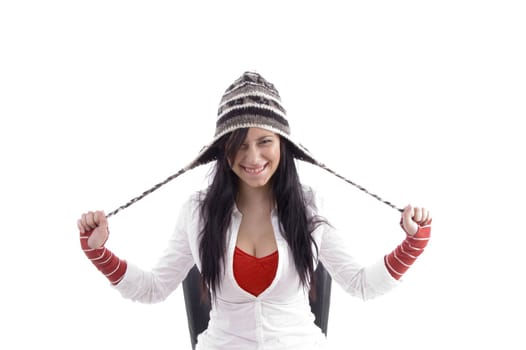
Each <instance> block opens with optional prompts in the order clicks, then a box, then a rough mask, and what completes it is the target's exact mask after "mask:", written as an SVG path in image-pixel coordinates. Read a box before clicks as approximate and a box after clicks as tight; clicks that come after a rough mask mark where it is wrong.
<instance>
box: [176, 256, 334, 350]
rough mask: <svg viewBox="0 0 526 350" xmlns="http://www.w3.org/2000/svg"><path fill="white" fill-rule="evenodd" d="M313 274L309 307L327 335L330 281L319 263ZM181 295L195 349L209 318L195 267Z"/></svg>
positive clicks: (185, 281) (199, 275) (207, 304)
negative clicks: (314, 288) (312, 289)
mask: <svg viewBox="0 0 526 350" xmlns="http://www.w3.org/2000/svg"><path fill="white" fill-rule="evenodd" d="M314 274H315V276H314V282H315V285H316V294H315V297H314V298H311V301H310V307H311V310H312V313H313V314H314V316H315V320H314V323H316V325H317V326H318V327H320V329H321V330H322V332H323V333H324V334H325V335H327V326H328V322H329V307H330V303H331V283H332V279H331V276H330V275H329V273H328V272H327V270H325V268H324V267H323V265H322V264H321V263H319V264H318V267H317V268H316V271H315V273H314ZM183 293H184V302H185V306H186V316H187V318H188V330H189V331H190V340H191V343H192V349H195V345H196V343H197V336H198V335H199V334H200V333H201V332H203V331H204V330H205V329H206V328H207V327H208V321H209V317H210V315H209V314H210V303H209V300H210V298H208V299H207V300H206V301H204V300H203V298H202V296H201V273H200V272H199V270H198V269H197V266H195V265H194V267H192V269H191V270H190V271H189V272H188V275H187V276H186V278H185V280H184V281H183Z"/></svg>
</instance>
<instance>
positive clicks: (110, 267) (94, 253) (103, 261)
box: [80, 231, 127, 285]
mask: <svg viewBox="0 0 526 350" xmlns="http://www.w3.org/2000/svg"><path fill="white" fill-rule="evenodd" d="M90 235H91V231H89V232H85V233H81V234H80V246H81V248H82V250H83V251H84V254H86V256H87V257H88V259H89V260H90V261H91V262H92V263H93V265H95V267H96V268H97V269H98V270H99V271H100V272H102V274H104V276H106V278H107V279H108V280H109V281H110V282H111V283H112V284H114V285H116V284H118V283H119V282H120V281H121V280H122V278H123V277H124V273H125V272H126V267H127V264H126V261H125V260H121V259H119V258H118V257H117V256H116V255H115V254H113V253H112V252H111V251H110V250H109V249H108V248H106V247H104V246H102V247H100V248H90V247H89V246H88V238H89V236H90Z"/></svg>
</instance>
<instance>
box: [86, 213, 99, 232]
mask: <svg viewBox="0 0 526 350" xmlns="http://www.w3.org/2000/svg"><path fill="white" fill-rule="evenodd" d="M86 225H87V226H88V227H89V228H90V229H94V228H96V227H97V224H96V223H95V213H94V212H92V211H90V212H88V213H87V214H86Z"/></svg>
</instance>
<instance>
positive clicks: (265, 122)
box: [107, 72, 402, 217]
mask: <svg viewBox="0 0 526 350" xmlns="http://www.w3.org/2000/svg"><path fill="white" fill-rule="evenodd" d="M253 127H254V128H262V129H266V130H269V131H271V132H274V133H276V134H278V135H280V136H281V137H283V138H284V139H285V140H286V141H288V145H289V147H290V149H291V150H292V153H293V155H294V158H296V159H299V160H301V161H304V162H307V163H311V164H313V165H316V166H318V167H320V168H322V169H323V170H325V171H327V172H329V173H331V174H333V175H334V176H336V177H338V178H340V179H342V180H344V181H345V182H347V183H348V184H350V185H352V186H354V187H356V188H357V189H359V190H360V191H362V192H364V193H366V194H368V195H370V196H372V197H373V198H375V199H377V200H378V201H380V202H382V203H384V204H386V205H388V206H390V207H391V208H393V209H396V210H398V211H399V212H402V209H400V208H399V207H397V206H395V205H394V204H392V203H391V202H389V201H387V200H384V199H383V198H381V197H380V196H378V195H376V194H373V193H371V192H369V191H368V190H367V189H365V188H364V187H363V186H360V185H358V184H356V183H355V182H353V181H351V180H349V179H347V178H346V177H344V176H342V175H340V174H338V173H337V172H335V171H334V170H332V169H330V168H329V167H327V166H326V165H325V164H323V163H321V162H319V161H318V160H317V159H316V158H314V156H313V155H312V154H311V153H310V152H309V150H307V148H305V147H304V146H303V145H302V144H301V143H299V142H297V141H296V140H294V138H293V137H292V135H291V128H290V126H289V123H288V121H287V112H286V110H285V108H284V107H283V105H282V103H281V97H280V95H279V92H278V90H277V89H276V87H275V86H274V85H273V84H271V83H270V82H268V81H267V80H265V78H263V77H262V76H261V75H260V74H259V73H256V72H245V73H243V74H242V75H241V77H239V78H238V79H237V80H235V81H234V83H232V84H231V85H230V86H229V87H228V88H227V89H226V90H225V92H224V94H223V96H222V98H221V101H220V103H219V108H218V112H217V121H216V130H215V133H214V137H213V138H212V140H211V142H210V143H208V144H207V145H206V146H204V147H203V148H202V149H201V151H200V152H199V154H198V155H197V157H196V158H194V160H192V161H191V162H190V163H188V165H186V166H185V167H183V168H182V169H180V170H179V171H178V172H176V173H175V174H173V175H171V176H169V177H168V178H166V179H165V180H164V181H161V182H159V183H157V184H156V185H155V186H153V187H151V188H150V189H148V190H146V191H144V192H143V193H142V194H141V195H139V196H137V197H135V198H132V199H131V200H130V201H128V202H127V203H125V204H124V205H121V206H120V207H118V208H117V209H115V210H113V211H111V212H110V213H109V214H108V215H107V217H110V216H112V215H115V214H117V213H118V212H119V211H121V210H123V209H125V208H127V207H129V206H130V205H132V204H134V203H135V202H137V201H139V200H141V199H142V198H144V197H145V196H147V195H149V194H150V193H152V192H154V191H156V190H157V189H159V188H160V187H162V186H164V185H165V184H167V183H168V182H170V181H172V180H173V179H175V178H177V177H179V176H180V175H182V174H184V173H185V172H187V171H188V170H191V169H193V168H195V167H198V166H201V165H204V164H207V163H210V162H212V161H214V160H217V157H218V148H217V147H216V143H217V141H218V140H219V139H220V138H222V137H223V136H225V135H227V134H228V133H230V132H232V131H234V130H237V129H241V128H253Z"/></svg>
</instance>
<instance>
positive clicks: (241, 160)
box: [231, 128, 280, 188]
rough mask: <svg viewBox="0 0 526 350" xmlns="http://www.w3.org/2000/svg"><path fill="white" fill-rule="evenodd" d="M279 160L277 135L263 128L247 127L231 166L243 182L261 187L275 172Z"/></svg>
mask: <svg viewBox="0 0 526 350" xmlns="http://www.w3.org/2000/svg"><path fill="white" fill-rule="evenodd" d="M279 160H280V139H279V136H278V135H277V134H275V133H273V132H271V131H268V130H265V129H260V128H249V129H248V133H247V137H246V138H245V141H244V142H243V143H242V144H241V147H240V148H239V150H238V151H237V153H236V155H235V157H234V160H233V162H232V164H231V166H232V171H234V173H235V174H236V175H237V176H238V177H239V179H240V180H241V181H242V182H243V183H244V184H246V185H248V186H250V187H254V188H255V187H263V186H266V185H267V184H268V183H269V180H270V178H271V177H272V175H273V174H274V173H275V172H276V169H277V168H278V165H279Z"/></svg>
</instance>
